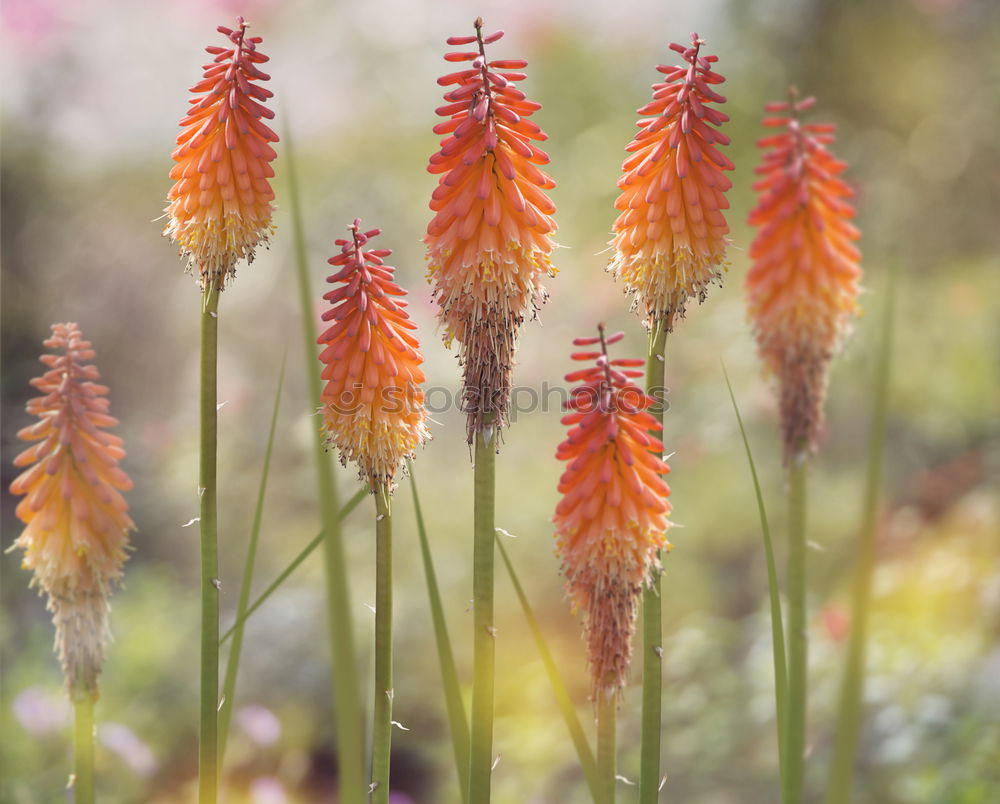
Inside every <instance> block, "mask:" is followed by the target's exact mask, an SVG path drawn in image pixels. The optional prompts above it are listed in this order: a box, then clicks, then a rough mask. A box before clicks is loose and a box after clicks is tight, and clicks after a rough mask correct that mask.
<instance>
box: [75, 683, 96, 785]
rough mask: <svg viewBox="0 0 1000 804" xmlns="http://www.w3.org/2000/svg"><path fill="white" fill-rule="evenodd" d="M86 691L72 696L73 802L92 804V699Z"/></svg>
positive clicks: (93, 697) (91, 694)
mask: <svg viewBox="0 0 1000 804" xmlns="http://www.w3.org/2000/svg"><path fill="white" fill-rule="evenodd" d="M95 698H96V696H95V695H94V694H93V693H91V692H88V691H86V690H83V691H80V692H76V693H74V695H73V802H74V804H94V699H95Z"/></svg>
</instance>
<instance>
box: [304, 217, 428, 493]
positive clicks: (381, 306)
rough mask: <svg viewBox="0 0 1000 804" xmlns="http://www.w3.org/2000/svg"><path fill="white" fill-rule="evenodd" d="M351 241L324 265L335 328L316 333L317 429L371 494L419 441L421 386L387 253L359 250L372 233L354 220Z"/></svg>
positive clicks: (328, 315) (423, 421) (423, 420)
mask: <svg viewBox="0 0 1000 804" xmlns="http://www.w3.org/2000/svg"><path fill="white" fill-rule="evenodd" d="M348 228H349V229H350V231H351V238H350V239H343V240H337V241H335V242H336V244H337V245H338V246H340V254H338V255H337V256H336V257H333V258H331V259H330V260H328V262H329V263H330V264H331V265H334V266H337V267H338V268H339V269H340V270H339V271H337V273H335V274H333V275H332V276H330V277H329V278H328V279H327V280H326V281H327V282H331V283H339V284H338V287H337V288H336V289H335V290H331V291H330V292H329V293H327V294H325V295H324V296H323V298H324V299H326V300H327V301H329V302H330V304H331V305H333V307H332V309H330V310H327V311H326V312H325V313H324V314H323V320H324V321H334V322H335V323H334V324H333V325H332V326H331V327H330V328H329V329H327V330H326V331H325V332H324V333H323V334H322V335H320V336H319V339H318V342H319V343H320V344H324V345H325V346H326V348H325V349H324V350H323V352H322V353H321V354H320V356H319V359H320V361H321V362H322V363H323V373H322V378H323V379H324V380H325V381H326V385H325V386H324V387H323V393H322V396H321V397H320V401H321V402H322V405H323V407H322V412H323V424H324V428H325V430H326V433H327V437H328V438H329V441H330V443H331V444H333V445H335V446H336V447H337V448H338V449H339V450H340V452H341V459H342V460H343V461H344V462H345V463H346V462H347V461H348V460H352V461H355V462H356V463H357V464H358V467H359V469H360V471H361V477H362V478H363V479H366V480H368V481H369V483H370V485H371V488H372V490H373V491H374V490H375V489H376V488H379V487H381V486H383V485H387V486H390V487H391V485H392V482H393V479H394V478H395V475H396V471H397V470H398V469H399V467H400V465H401V464H402V463H403V461H404V460H405V458H406V457H407V456H410V455H412V454H413V451H414V449H416V447H417V446H418V445H419V444H422V443H423V442H424V441H426V440H427V439H428V438H429V437H430V434H429V433H428V431H427V411H426V409H425V408H424V392H423V390H422V389H421V388H420V383H422V382H423V381H424V373H423V371H422V370H421V369H420V364H421V363H423V360H424V359H423V357H422V356H421V354H420V352H418V351H417V349H418V348H419V346H420V343H419V341H418V340H417V339H416V338H415V337H414V336H413V335H412V334H410V333H411V330H414V329H416V325H415V324H414V323H413V322H412V321H410V317H409V316H408V315H407V314H406V309H405V308H406V302H405V301H403V300H402V299H401V298H400V297H402V296H405V295H406V291H405V290H403V289H402V288H401V287H399V285H397V284H396V283H395V282H393V271H394V270H395V269H394V268H393V267H392V266H391V265H386V264H385V263H384V259H385V258H386V257H388V256H389V255H390V254H392V251H390V250H389V249H371V250H365V249H364V246H365V244H366V243H368V241H369V240H371V239H372V238H373V237H375V236H376V235H378V234H380V230H379V229H372V230H371V231H368V232H362V231H361V221H360V220H358V219H355V221H354V223H353V224H352V225H351V226H350V227H348Z"/></svg>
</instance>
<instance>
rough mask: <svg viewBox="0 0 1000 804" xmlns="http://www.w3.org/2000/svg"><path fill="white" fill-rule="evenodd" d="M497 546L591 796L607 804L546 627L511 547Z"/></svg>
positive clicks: (499, 543) (498, 544)
mask: <svg viewBox="0 0 1000 804" xmlns="http://www.w3.org/2000/svg"><path fill="white" fill-rule="evenodd" d="M497 547H498V548H499V549H500V556H501V558H503V563H504V565H505V566H506V567H507V574H508V575H510V581H511V583H512V584H513V586H514V592H515V593H516V594H517V599H518V600H519V601H520V602H521V608H522V609H523V610H524V619H525V620H526V621H527V623H528V628H530V629H531V633H532V635H533V636H534V637H535V644H536V645H537V646H538V654H539V656H541V658H542V664H543V665H544V666H545V672H546V673H547V674H548V677H549V683H550V684H551V685H552V691H553V692H554V693H555V696H556V703H558V705H559V711H560V712H561V713H562V716H563V720H564V721H566V728H567V729H568V730H569V736H570V739H571V740H572V741H573V747H574V748H576V755H577V757H578V758H579V760H580V767H581V769H582V770H583V775H584V777H585V778H586V780H587V787H589V788H590V795H591V797H592V798H593V799H594V801H598V802H603V801H604V799H603V798H602V792H601V786H600V776H599V775H598V772H597V763H596V761H595V760H594V752H593V751H592V750H591V748H590V743H589V742H588V741H587V735H586V734H585V733H584V731H583V726H582V725H581V724H580V718H579V717H577V714H576V707H574V706H573V700H572V699H571V698H570V697H569V691H568V690H567V689H566V682H565V681H564V680H563V677H562V674H561V673H560V672H559V668H558V667H557V666H556V662H555V659H554V658H553V657H552V651H550V650H549V646H548V643H547V642H546V641H545V636H544V635H543V634H542V628H541V626H540V625H539V624H538V618H537V617H536V616H535V612H534V611H533V610H532V608H531V604H530V603H529V602H528V597H527V595H525V593H524V588H523V587H522V586H521V581H520V580H518V577H517V573H516V572H515V571H514V565H513V564H512V563H511V560H510V556H508V555H507V548H505V547H504V546H503V542H502V541H501V540H500V539H497Z"/></svg>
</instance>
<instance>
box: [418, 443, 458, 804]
mask: <svg viewBox="0 0 1000 804" xmlns="http://www.w3.org/2000/svg"><path fill="white" fill-rule="evenodd" d="M407 468H408V469H409V474H410V490H411V491H412V492H413V510H414V512H415V513H416V517H417V533H418V535H419V537H420V555H421V557H422V559H423V564H424V578H425V579H426V582H427V597H428V598H429V599H430V605H431V620H432V621H433V623H434V641H435V643H436V644H437V652H438V663H439V664H440V665H441V683H442V686H443V687H444V700H445V709H446V710H447V713H448V727H449V731H450V732H451V743H452V748H453V749H454V752H455V767H456V768H457V770H458V784H459V790H460V791H461V794H462V801H463V804H464V803H465V802H468V800H469V722H468V720H466V718H465V705H464V704H463V703H462V688H461V686H460V685H459V683H458V671H457V670H456V669H455V655H454V653H452V650H451V639H450V638H449V636H448V624H447V622H446V620H445V617H444V607H443V606H442V605H441V592H440V590H439V588H438V582H437V572H436V571H435V570H434V560H433V558H432V557H431V548H430V542H429V541H428V539H427V528H426V527H425V525H424V514H423V510H422V509H421V507H420V495H419V494H417V481H416V479H415V478H414V476H413V464H412V463H410V462H409V461H407Z"/></svg>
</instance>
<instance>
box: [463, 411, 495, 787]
mask: <svg viewBox="0 0 1000 804" xmlns="http://www.w3.org/2000/svg"><path fill="white" fill-rule="evenodd" d="M484 421H485V424H484V426H483V429H482V430H480V431H479V432H477V433H476V448H475V458H474V460H475V462H476V463H475V478H474V495H475V497H474V512H473V515H474V519H475V535H474V542H473V556H472V597H473V612H474V613H473V623H474V625H473V627H474V629H475V632H474V635H473V681H472V728H471V732H470V733H471V743H470V747H469V801H471V802H474V804H486V802H488V801H489V800H490V774H491V773H492V767H491V766H492V764H493V686H494V665H495V660H496V644H495V639H496V637H495V633H496V630H495V628H494V626H493V557H494V550H495V548H494V542H495V536H496V528H495V525H494V497H495V492H496V488H495V484H496V428H495V427H494V426H493V419H492V416H491V415H490V414H487V416H486V417H484Z"/></svg>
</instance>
